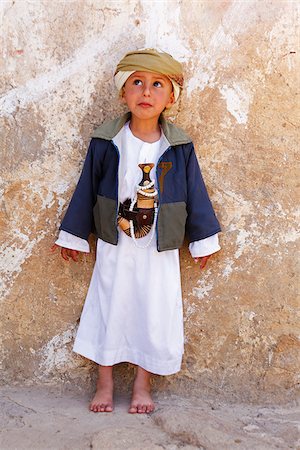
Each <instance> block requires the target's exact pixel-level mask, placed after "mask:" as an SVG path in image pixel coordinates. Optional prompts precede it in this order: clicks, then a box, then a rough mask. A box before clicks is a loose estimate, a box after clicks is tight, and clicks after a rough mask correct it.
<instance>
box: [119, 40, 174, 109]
mask: <svg viewBox="0 0 300 450" xmlns="http://www.w3.org/2000/svg"><path fill="white" fill-rule="evenodd" d="M137 71H139V72H142V71H143V72H153V73H160V74H162V75H165V76H166V77H168V78H169V80H170V81H171V83H172V85H173V90H174V97H175V102H176V101H177V100H178V98H179V95H180V93H181V90H182V86H183V73H182V65H181V64H180V62H178V61H176V59H174V58H173V57H172V56H171V55H169V53H165V52H158V51H157V50H155V49H154V48H149V49H144V50H136V51H134V52H129V53H126V55H125V56H124V58H122V59H121V61H120V62H119V64H118V65H117V68H116V71H115V73H114V80H115V84H116V86H117V89H118V90H120V89H122V87H123V86H124V83H125V82H126V80H127V79H128V78H129V77H130V75H131V74H133V73H134V72H137Z"/></svg>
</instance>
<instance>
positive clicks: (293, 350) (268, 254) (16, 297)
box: [0, 0, 300, 401]
mask: <svg viewBox="0 0 300 450" xmlns="http://www.w3.org/2000/svg"><path fill="white" fill-rule="evenodd" d="M0 11H1V20H2V27H1V30H2V31H1V33H2V36H1V48H2V49H3V55H2V56H3V58H2V59H1V62H0V64H1V73H3V79H2V82H1V88H0V89H1V107H0V111H1V129H2V137H1V150H2V153H1V171H2V176H3V182H2V183H1V237H2V239H3V242H2V252H3V253H2V255H3V256H2V257H1V261H0V265H1V270H2V284H1V297H2V299H1V318H2V324H1V359H2V369H3V370H2V376H3V382H4V383H11V382H27V383H31V382H34V383H36V382H47V383H55V382H61V381H62V380H63V381H65V383H76V384H77V385H78V386H87V385H90V384H89V382H90V380H91V378H93V373H94V370H93V369H94V365H93V364H92V363H89V362H88V361H87V360H85V359H84V358H81V357H79V356H77V355H75V354H73V353H72V351H71V349H72V340H73V337H74V333H75V332H76V324H77V322H78V319H79V317H80V312H81V308H82V304H83V301H84V297H85V294H86V291H87V288H88V283H89V279H90V275H91V269H92V266H93V262H94V261H93V256H84V257H82V260H81V263H80V264H77V265H76V264H73V263H65V262H64V261H63V260H62V259H60V258H59V257H58V254H57V255H52V254H50V253H49V247H50V245H51V244H52V242H53V240H54V238H55V236H56V234H57V227H58V224H59V222H60V219H61V217H62V214H63V211H64V209H65V207H66V205H67V203H68V200H69V199H70V195H71V193H72V191H73V189H74V186H75V184H76V181H77V179H78V176H79V173H80V170H81V166H82V162H83V158H84V155H85V152H86V149H87V145H88V142H89V136H90V134H91V132H92V130H93V129H94V128H95V126H96V125H98V124H100V123H101V122H102V121H103V120H105V119H109V118H113V117H115V116H116V115H118V114H119V113H120V112H122V111H123V109H122V107H121V106H120V105H119V104H118V99H117V94H116V91H115V88H114V86H113V82H112V73H113V69H114V67H115V64H116V63H117V61H118V60H119V59H120V57H121V56H123V54H124V53H125V52H126V51H128V50H131V49H134V48H140V47H151V46H156V47H160V48H162V49H165V50H166V51H169V52H171V53H173V54H174V56H175V57H177V58H178V59H180V60H181V61H182V62H183V63H184V67H185V73H186V90H185V93H184V95H183V98H182V101H181V104H180V105H179V106H178V107H177V109H176V110H174V111H173V112H172V115H171V117H170V119H171V120H173V119H174V120H176V123H177V124H178V125H180V126H182V127H183V128H184V129H186V131H187V132H188V133H189V134H190V135H191V136H192V137H193V139H194V143H195V146H196V148H197V152H198V156H199V161H200V164H201V167H202V171H203V174H204V177H205V180H206V184H207V186H208V189H209V192H210V195H211V198H212V201H213V203H214V206H215V209H216V212H217V215H218V217H219V219H220V222H221V224H222V227H223V233H222V235H221V245H222V251H221V252H219V253H218V254H217V255H215V256H214V258H212V259H211V260H210V262H209V266H208V268H207V269H206V270H205V271H203V272H201V273H200V271H199V269H198V268H197V267H196V266H195V265H194V262H193V260H192V258H191V257H190V255H189V253H188V250H187V246H185V247H184V248H182V249H181V266H182V287H183V296H184V310H185V335H186V344H185V357H184V362H183V366H182V371H181V372H180V373H178V374H176V375H174V376H170V377H157V378H155V385H156V387H157V389H166V388H168V389H170V390H177V391H178V390H182V391H184V392H187V393H189V392H202V391H207V392H208V391H211V392H212V393H217V394H218V395H221V393H226V392H227V393H230V395H232V396H233V397H234V398H239V399H242V400H243V399H246V400H248V401H256V400H258V399H259V398H262V396H263V397H264V398H265V399H266V400H270V401H285V400H286V399H291V398H292V397H293V396H294V395H295V388H296V386H297V383H298V382H299V380H298V379H297V368H299V347H300V344H299V340H298V339H299V321H298V322H297V307H299V298H297V282H299V277H298V275H297V271H296V260H295V249H296V238H297V232H296V211H295V206H294V204H295V198H296V170H295V157H296V150H297V131H298V133H299V93H298V94H297V92H296V89H297V87H298V88H299V78H298V79H297V73H300V67H299V59H298V67H297V65H296V60H297V58H298V49H297V48H296V44H297V42H298V40H299V30H297V29H296V24H297V21H298V23H299V16H298V12H297V9H296V3H295V2H292V1H291V2H289V1H282V2H281V1H268V0H265V1H263V2H261V1H235V0H232V1H226V0H224V1H201V0H198V1H189V0H186V1H179V0H174V1H171V0H170V1H167V0H162V1H157V2H148V1H146V0H140V1H137V0H123V1H114V2H110V1H103V2H102V1H101V2H100V1H96V0H84V1H83V0H75V1H66V2H48V1H39V2H35V1H17V2H15V1H7V2H4V3H3V2H2V3H1V5H0ZM297 83H298V85H297ZM297 107H298V110H297ZM298 137H299V134H298ZM132 371H133V367H131V366H129V367H128V366H127V365H125V364H121V365H120V366H118V367H117V372H118V382H119V384H120V385H121V384H123V382H124V381H126V382H127V381H129V380H130V379H131V376H132Z"/></svg>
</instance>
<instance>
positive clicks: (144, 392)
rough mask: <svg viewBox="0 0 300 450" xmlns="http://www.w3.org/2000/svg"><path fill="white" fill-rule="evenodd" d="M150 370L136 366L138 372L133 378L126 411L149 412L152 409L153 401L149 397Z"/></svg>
mask: <svg viewBox="0 0 300 450" xmlns="http://www.w3.org/2000/svg"><path fill="white" fill-rule="evenodd" d="M150 376H151V374H150V372H147V371H146V370H144V369H142V368H141V367H138V373H137V376H136V378H135V380H134V385H133V391H132V398H131V403H130V407H129V409H128V412H129V413H131V414H135V413H146V414H147V413H151V412H152V411H154V408H155V406H154V403H153V400H152V397H151V394H150V392H151V386H150Z"/></svg>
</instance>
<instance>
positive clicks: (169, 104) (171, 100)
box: [165, 91, 175, 109]
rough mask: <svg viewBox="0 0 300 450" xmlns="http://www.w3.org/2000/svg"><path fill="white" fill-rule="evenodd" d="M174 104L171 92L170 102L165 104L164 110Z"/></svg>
mask: <svg viewBox="0 0 300 450" xmlns="http://www.w3.org/2000/svg"><path fill="white" fill-rule="evenodd" d="M174 103H175V96H174V91H172V92H171V94H170V100H169V102H168V103H167V104H166V106H165V108H166V109H169V108H171V106H172V105H174Z"/></svg>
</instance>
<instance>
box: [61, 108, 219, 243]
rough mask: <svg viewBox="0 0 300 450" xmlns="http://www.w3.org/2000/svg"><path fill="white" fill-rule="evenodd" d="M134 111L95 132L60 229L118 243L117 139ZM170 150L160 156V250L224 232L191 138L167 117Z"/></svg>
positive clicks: (163, 126) (162, 123)
mask: <svg viewBox="0 0 300 450" xmlns="http://www.w3.org/2000/svg"><path fill="white" fill-rule="evenodd" d="M129 118H130V113H127V114H126V115H124V116H122V117H120V118H118V119H115V120H113V121H110V122H106V123H104V124H103V125H102V126H101V127H99V128H97V129H96V130H95V131H94V133H93V136H92V139H91V141H90V145H89V148H88V152H87V156H86V159H85V163H84V167H83V170H82V173H81V176H80V179H79V181H78V184H77V187H76V189H75V192H74V194H73V196H72V199H71V202H70V204H69V207H68V209H67V211H66V214H65V216H64V219H63V221H62V224H61V226H60V230H64V231H67V232H69V233H71V234H74V235H75V236H78V237H81V238H83V239H87V238H88V236H89V234H90V233H94V234H95V235H96V237H99V238H101V239H102V240H104V241H106V242H109V243H110V244H113V245H117V243H118V233H119V232H121V231H119V228H118V226H117V215H118V206H119V202H118V167H119V158H120V155H119V150H118V148H117V147H116V145H115V144H114V143H113V141H112V139H113V137H114V136H116V134H117V133H118V132H119V131H120V129H121V128H122V127H123V126H124V123H125V122H126V121H127V120H129ZM160 123H161V126H162V129H163V131H164V134H165V136H166V138H167V140H168V141H169V143H170V146H169V147H168V149H167V150H166V151H165V152H164V153H163V154H162V155H161V157H160V158H159V160H158V163H157V167H156V173H157V179H158V180H159V182H158V200H159V201H158V203H159V207H158V216H157V224H156V237H157V250H158V251H165V250H172V249H175V248H180V247H181V246H182V244H183V241H184V237H185V234H187V237H188V240H189V242H193V241H198V240H200V239H205V238H207V237H209V236H212V235H214V234H215V233H218V232H219V231H221V228H220V224H219V222H218V220H217V218H216V216H215V213H214V210H213V207H212V204H211V202H210V199H209V197H208V193H207V190H206V187H205V184H204V181H203V178H202V175H201V172H200V168H199V164H198V161H197V157H196V154H195V150H194V146H193V143H192V141H191V139H190V138H189V137H188V136H187V135H186V134H185V133H184V132H183V131H182V130H181V129H180V128H178V127H176V126H175V125H173V124H171V123H169V122H167V121H166V120H165V119H164V117H163V116H161V117H160Z"/></svg>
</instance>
